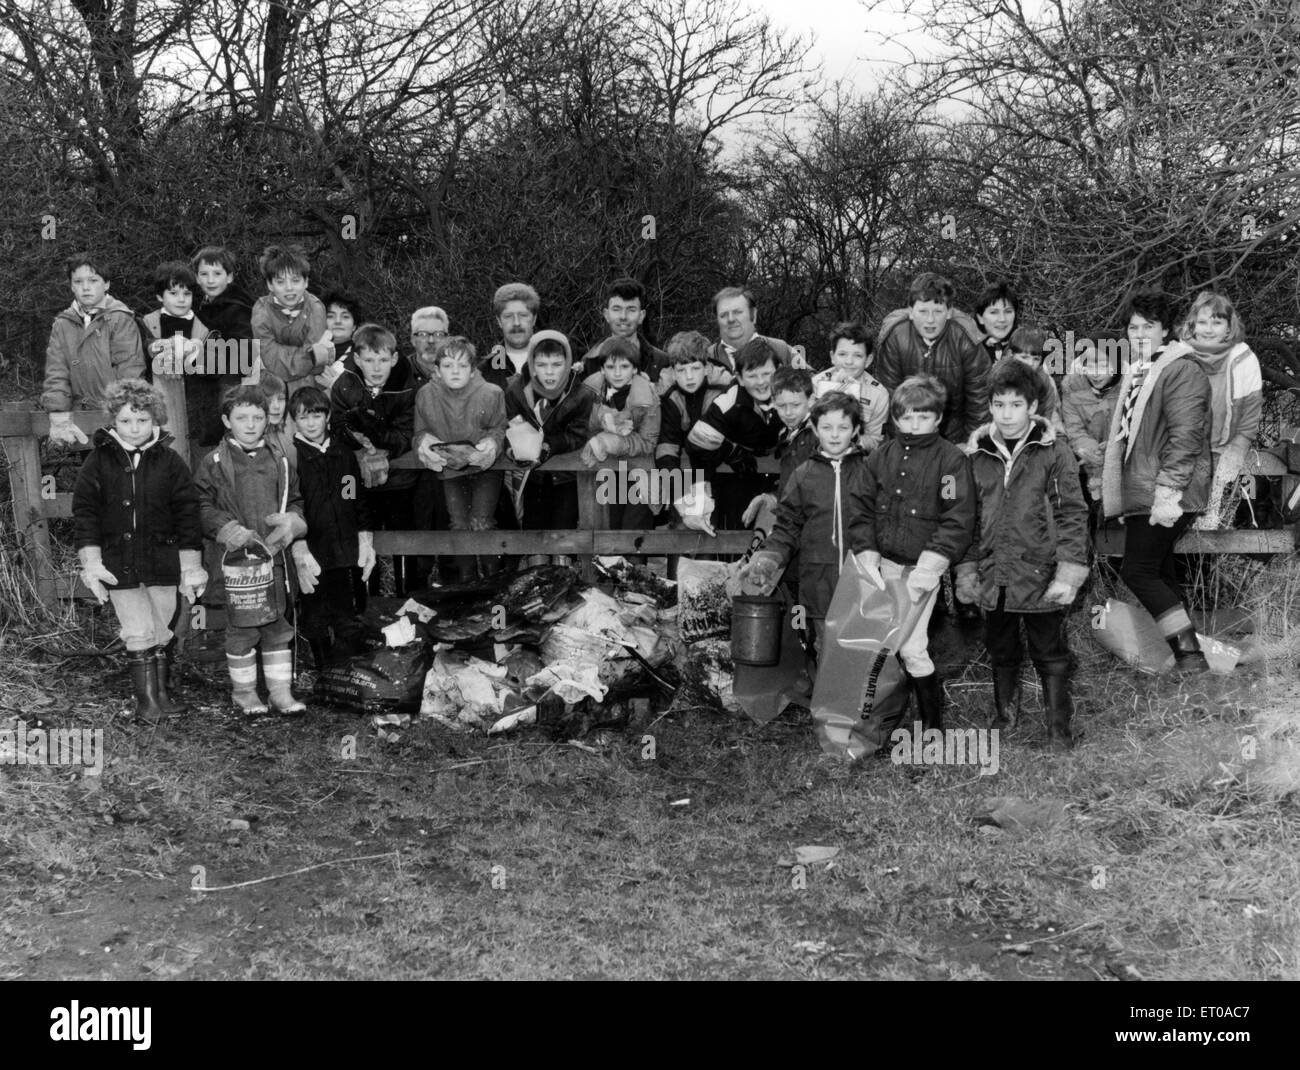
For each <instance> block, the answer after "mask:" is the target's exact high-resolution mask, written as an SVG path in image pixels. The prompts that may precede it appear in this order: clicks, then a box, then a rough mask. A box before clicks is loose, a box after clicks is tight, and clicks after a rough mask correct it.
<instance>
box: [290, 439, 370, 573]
mask: <svg viewBox="0 0 1300 1070" xmlns="http://www.w3.org/2000/svg"><path fill="white" fill-rule="evenodd" d="M295 445H296V447H297V453H298V485H299V487H300V488H301V491H302V505H303V516H304V518H305V519H306V521H307V549H308V550H310V551H311V555H312V557H314V558H315V559H316V561H317V563H318V564H319V565H320V567H321V568H322V569H327V568H351V567H353V566H354V565H356V563H357V555H358V552H359V550H360V545H359V543H358V542H357V533H358V532H360V531H370V530H371V518H370V509H369V507H368V506H367V504H366V502H367V497H366V495H365V494H364V493H363V492H362V482H361V468H360V466H359V465H358V464H357V457H356V454H355V453H354V452H353V451H352V450H350V449H348V448H347V446H345V445H344V444H343V443H342V442H340V441H339V440H338V439H337V438H327V439H326V440H325V442H324V443H323V445H324V447H325V448H324V449H323V450H322V449H321V448H320V446H317V445H313V444H312V443H310V442H308V441H307V440H306V439H305V438H303V437H302V436H301V435H298V436H297V437H296V438H295Z"/></svg>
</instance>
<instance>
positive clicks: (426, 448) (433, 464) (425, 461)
mask: <svg viewBox="0 0 1300 1070" xmlns="http://www.w3.org/2000/svg"><path fill="white" fill-rule="evenodd" d="M437 444H438V440H437V439H436V438H433V437H432V436H430V437H429V438H426V439H423V440H422V441H421V442H420V447H419V449H417V450H416V451H415V456H416V457H417V458H419V461H420V463H421V464H422V465H424V467H425V468H427V469H429V470H430V471H431V472H441V471H442V470H443V469H444V468H446V467H447V458H446V457H444V456H443V455H442V454H441V453H439V452H438V451H437V450H436V449H434V446H436V445H437ZM367 486H369V484H367Z"/></svg>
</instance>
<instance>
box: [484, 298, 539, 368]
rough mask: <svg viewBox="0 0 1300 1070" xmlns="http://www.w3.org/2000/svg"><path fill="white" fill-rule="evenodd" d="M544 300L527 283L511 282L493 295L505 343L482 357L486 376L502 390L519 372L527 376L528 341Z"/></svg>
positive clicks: (493, 306) (493, 304) (494, 308)
mask: <svg viewBox="0 0 1300 1070" xmlns="http://www.w3.org/2000/svg"><path fill="white" fill-rule="evenodd" d="M541 307H542V299H541V298H540V297H538V296H537V291H536V290H534V289H533V288H532V287H531V286H529V285H528V284H527V283H524V282H508V283H506V284H505V285H504V286H502V287H500V288H499V289H498V290H497V292H496V293H495V294H493V295H492V314H493V315H494V316H496V320H497V325H498V326H499V327H500V328H501V337H502V338H503V339H504V344H502V343H498V344H497V345H495V346H493V347H492V350H491V352H489V353H488V355H487V356H486V357H485V358H484V359H483V363H482V366H481V370H482V372H483V378H484V379H486V380H487V381H488V382H489V383H495V384H496V385H497V386H499V387H500V388H501V389H502V390H504V389H505V388H506V384H507V383H509V382H510V380H511V379H513V378H514V377H515V376H516V375H519V374H520V373H523V374H524V375H527V368H528V343H529V341H531V339H532V337H533V329H534V328H535V327H536V326H537V310H538V309H540V308H541Z"/></svg>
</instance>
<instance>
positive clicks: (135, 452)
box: [108, 427, 162, 469]
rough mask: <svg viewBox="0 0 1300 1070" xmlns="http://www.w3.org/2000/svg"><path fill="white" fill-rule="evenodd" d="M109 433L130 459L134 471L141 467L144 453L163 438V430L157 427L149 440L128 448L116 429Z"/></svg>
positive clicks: (111, 428) (111, 429)
mask: <svg viewBox="0 0 1300 1070" xmlns="http://www.w3.org/2000/svg"><path fill="white" fill-rule="evenodd" d="M108 433H109V435H110V436H111V437H112V438H113V440H114V441H115V442H116V443H117V444H118V445H119V446H121V447H122V449H123V450H124V451H125V453H126V455H127V457H128V458H130V461H131V467H132V468H133V469H134V468H139V467H140V458H141V457H142V456H143V455H144V451H145V450H147V449H148V448H149V447H150V446H153V445H155V444H156V443H157V442H158V439H159V438H160V437H161V436H162V428H161V427H155V428H154V429H153V434H152V435H150V436H149V438H148V439H146V440H145V441H144V442H143V443H141V444H140V445H139V446H128V445H127V444H126V443H125V442H123V441H122V436H121V435H119V434H118V433H117V429H116V428H113V427H110V428H109V430H108Z"/></svg>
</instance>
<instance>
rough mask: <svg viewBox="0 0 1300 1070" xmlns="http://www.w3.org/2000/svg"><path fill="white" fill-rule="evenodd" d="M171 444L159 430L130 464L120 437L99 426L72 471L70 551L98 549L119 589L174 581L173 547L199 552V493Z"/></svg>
mask: <svg viewBox="0 0 1300 1070" xmlns="http://www.w3.org/2000/svg"><path fill="white" fill-rule="evenodd" d="M171 442H172V436H171V435H169V434H168V433H167V432H165V431H164V432H162V434H161V435H159V436H157V437H155V438H154V439H153V440H152V441H151V442H149V443H146V444H145V446H144V448H143V450H141V451H140V455H139V463H138V464H134V465H133V463H132V460H131V458H130V456H129V454H128V451H127V449H126V447H125V446H124V445H123V444H122V442H121V440H120V439H118V437H117V436H116V435H114V434H113V433H112V432H110V431H109V429H108V428H105V427H101V428H100V429H99V430H98V431H96V432H95V437H94V444H95V448H94V449H93V450H91V452H90V455H89V456H88V457H87V458H86V461H85V463H84V464H83V465H82V466H81V471H80V472H79V473H78V474H77V484H76V489H75V490H73V492H72V517H73V521H74V525H75V535H76V546H77V549H78V550H80V549H81V548H82V547H85V546H98V547H100V548H101V550H102V555H103V561H104V567H105V568H106V569H108V571H109V572H111V573H112V574H113V575H114V576H116V577H117V587H118V588H121V589H124V588H129V587H137V586H139V585H140V584H142V583H143V584H144V585H145V586H147V587H173V586H175V585H176V584H177V583H179V582H180V575H181V574H180V551H181V550H200V551H201V550H202V549H203V534H202V532H201V530H200V528H199V496H198V492H197V491H196V490H195V488H194V481H193V480H192V479H191V478H190V470H189V469H188V468H187V467H186V466H185V462H184V461H182V460H181V458H180V455H179V454H178V453H177V452H176V451H175V450H173V449H171V448H170V445H171ZM106 586H108V585H107V584H106Z"/></svg>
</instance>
